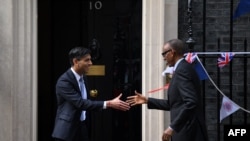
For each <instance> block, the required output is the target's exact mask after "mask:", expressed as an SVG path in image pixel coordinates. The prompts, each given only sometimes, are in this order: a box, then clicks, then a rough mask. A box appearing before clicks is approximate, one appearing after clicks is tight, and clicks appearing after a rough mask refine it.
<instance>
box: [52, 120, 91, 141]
mask: <svg viewBox="0 0 250 141" xmlns="http://www.w3.org/2000/svg"><path fill="white" fill-rule="evenodd" d="M55 141H66V140H62V139H55ZM67 141H90V140H89V137H88V128H87V125H86V122H85V121H82V122H81V123H80V125H79V126H78V130H77V132H76V136H75V137H74V139H73V140H67Z"/></svg>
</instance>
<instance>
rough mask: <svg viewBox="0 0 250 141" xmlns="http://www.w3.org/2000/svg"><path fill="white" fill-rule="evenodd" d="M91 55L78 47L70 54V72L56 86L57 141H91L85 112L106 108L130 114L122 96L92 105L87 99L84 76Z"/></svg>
mask: <svg viewBox="0 0 250 141" xmlns="http://www.w3.org/2000/svg"><path fill="white" fill-rule="evenodd" d="M90 54H91V52H90V50H89V49H87V48H83V47H75V48H73V49H71V50H70V52H69V60H70V64H71V68H70V69H68V70H67V71H66V72H65V73H64V74H62V75H61V76H60V77H59V79H58V80H57V83H56V97H57V113H56V117H55V125H54V130H53V133H52V137H53V138H55V140H56V141H89V138H88V131H87V127H86V123H85V119H86V114H85V112H86V111H92V110H102V109H107V108H113V109H118V110H122V111H127V110H129V108H130V106H129V104H128V103H126V102H124V101H122V100H120V97H121V96H122V94H120V95H119V96H118V97H116V98H114V99H112V100H108V101H91V100H89V99H88V98H87V95H88V94H87V83H84V82H83V81H86V77H85V74H86V73H87V72H88V70H89V67H90V66H91V65H92V61H91V55H90Z"/></svg>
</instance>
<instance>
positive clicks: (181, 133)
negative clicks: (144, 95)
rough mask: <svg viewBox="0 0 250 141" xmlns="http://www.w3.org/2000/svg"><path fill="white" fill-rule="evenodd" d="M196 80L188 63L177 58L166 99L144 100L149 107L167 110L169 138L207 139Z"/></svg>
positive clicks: (204, 140)
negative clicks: (169, 120)
mask: <svg viewBox="0 0 250 141" xmlns="http://www.w3.org/2000/svg"><path fill="white" fill-rule="evenodd" d="M202 106H203V104H202V97H201V94H200V80H199V77H198V75H197V73H196V71H195V70H194V68H193V67H192V65H191V64H189V63H187V62H186V60H185V59H183V60H181V62H180V63H179V65H178V66H177V68H176V69H175V72H174V74H173V77H172V79H171V81H170V84H169V88H168V100H165V99H155V98H149V99H148V108H149V109H161V110H169V111H170V118H171V124H170V127H171V128H172V129H173V130H174V131H175V133H174V134H173V136H172V140H173V141H184V140H185V141H207V130H206V124H205V118H204V115H203V114H204V111H203V107H202Z"/></svg>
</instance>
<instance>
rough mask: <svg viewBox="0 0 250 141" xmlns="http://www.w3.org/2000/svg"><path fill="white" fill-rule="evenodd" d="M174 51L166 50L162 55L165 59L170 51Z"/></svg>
mask: <svg viewBox="0 0 250 141" xmlns="http://www.w3.org/2000/svg"><path fill="white" fill-rule="evenodd" d="M171 50H172V49H169V50H166V51H164V52H162V53H161V55H162V56H163V57H164V56H165V55H166V54H167V53H168V52H169V51H171Z"/></svg>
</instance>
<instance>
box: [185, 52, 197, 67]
mask: <svg viewBox="0 0 250 141" xmlns="http://www.w3.org/2000/svg"><path fill="white" fill-rule="evenodd" d="M196 56H197V54H196V53H193V52H189V53H187V54H186V57H185V59H186V61H187V62H188V63H190V64H191V63H193V62H194V60H195V59H196Z"/></svg>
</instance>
